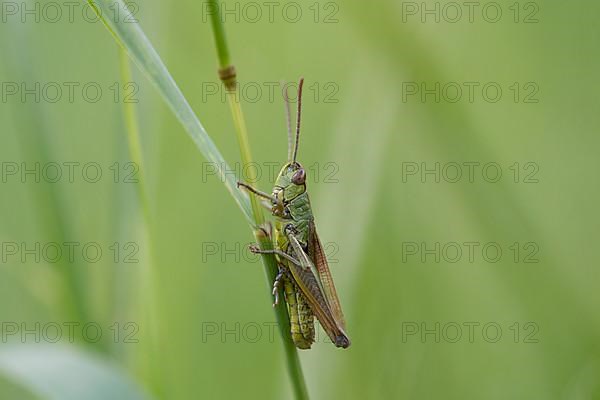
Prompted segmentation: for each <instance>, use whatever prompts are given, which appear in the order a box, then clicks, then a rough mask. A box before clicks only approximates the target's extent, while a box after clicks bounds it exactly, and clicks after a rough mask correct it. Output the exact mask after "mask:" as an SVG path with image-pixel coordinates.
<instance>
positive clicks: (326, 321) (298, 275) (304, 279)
mask: <svg viewBox="0 0 600 400" xmlns="http://www.w3.org/2000/svg"><path fill="white" fill-rule="evenodd" d="M288 238H289V241H290V245H291V246H292V250H293V252H294V255H295V256H296V257H297V259H298V261H299V262H300V265H299V266H298V265H296V264H294V263H289V268H290V271H291V273H292V276H293V277H294V280H295V281H296V284H297V285H298V287H299V288H300V291H301V292H302V294H303V295H304V297H305V298H306V300H307V301H308V303H309V304H310V306H311V309H312V311H313V313H314V315H315V316H316V317H317V319H318V320H319V322H320V323H321V326H323V329H325V331H326V332H327V335H329V337H330V338H331V340H332V341H333V343H334V344H335V345H336V346H337V347H343V348H346V347H348V346H350V339H349V338H348V335H346V332H345V331H344V327H343V326H342V323H341V322H340V321H338V320H337V318H336V317H335V316H334V314H333V313H332V311H331V308H330V306H329V301H328V300H327V297H326V295H325V294H324V293H323V289H322V284H321V282H320V280H319V278H318V277H317V275H318V274H319V273H318V271H316V272H317V275H315V273H314V272H313V271H315V270H316V268H315V265H314V263H313V262H312V261H311V259H310V257H309V256H308V255H307V254H306V252H305V251H304V250H303V249H302V245H301V244H300V242H299V241H298V239H296V237H295V236H294V235H293V234H289V235H288ZM338 306H339V303H338Z"/></svg>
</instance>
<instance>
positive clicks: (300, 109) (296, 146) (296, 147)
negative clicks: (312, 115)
mask: <svg viewBox="0 0 600 400" xmlns="http://www.w3.org/2000/svg"><path fill="white" fill-rule="evenodd" d="M303 85H304V78H300V82H299V83H298V112H297V116H296V144H295V145H294V156H293V157H292V162H293V163H296V155H297V154H298V140H299V139H300V117H301V114H302V86H303Z"/></svg>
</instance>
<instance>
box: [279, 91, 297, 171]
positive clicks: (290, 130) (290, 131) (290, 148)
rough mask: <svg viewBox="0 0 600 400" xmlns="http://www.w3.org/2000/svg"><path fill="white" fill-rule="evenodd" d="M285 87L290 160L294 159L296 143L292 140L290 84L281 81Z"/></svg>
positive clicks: (288, 156) (284, 98) (284, 97)
mask: <svg viewBox="0 0 600 400" xmlns="http://www.w3.org/2000/svg"><path fill="white" fill-rule="evenodd" d="M281 84H282V86H283V88H282V92H283V100H284V102H285V116H286V119H287V133H288V155H287V159H288V160H289V161H291V160H292V148H293V146H294V143H293V142H292V140H293V137H292V117H291V114H292V112H291V111H290V98H289V97H288V85H287V83H286V82H285V81H284V82H282V83H281Z"/></svg>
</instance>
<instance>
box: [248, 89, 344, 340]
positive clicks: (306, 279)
mask: <svg viewBox="0 0 600 400" xmlns="http://www.w3.org/2000/svg"><path fill="white" fill-rule="evenodd" d="M303 83H304V79H300V83H299V85H298V111H297V117H296V139H295V141H294V143H292V139H293V134H292V125H291V119H290V102H289V99H288V96H287V89H286V90H284V100H285V105H286V111H287V113H286V114H287V125H288V162H287V163H286V164H285V165H284V166H283V168H282V169H281V171H280V172H279V175H278V177H277V180H276V181H275V186H274V187H273V191H272V193H271V194H268V193H265V192H261V191H259V190H257V189H255V188H253V187H252V186H250V185H247V184H245V183H242V182H238V187H242V188H244V189H245V190H247V191H248V192H250V193H251V194H253V195H256V196H258V197H261V198H262V199H264V202H263V204H264V205H265V206H266V207H267V208H269V210H270V211H271V213H272V215H273V216H274V217H275V240H274V250H261V249H260V248H258V246H256V245H251V246H250V250H251V251H252V252H253V253H262V254H264V253H268V254H275V257H276V259H277V264H278V266H279V272H278V274H277V277H276V278H275V282H274V283H273V296H274V297H275V300H274V303H273V306H276V305H277V304H278V303H279V289H280V287H283V292H284V295H285V301H286V303H287V310H288V313H289V316H290V323H291V326H290V329H291V335H292V340H293V341H294V344H295V345H296V347H298V348H299V349H309V348H310V347H311V345H312V343H313V342H314V340H315V328H314V317H315V316H316V317H317V319H318V320H319V322H320V323H321V326H322V327H323V329H324V330H325V332H327V335H328V336H329V337H330V338H331V340H332V342H333V343H334V344H335V345H336V346H337V347H343V348H347V347H348V346H350V339H349V338H348V335H347V334H346V332H345V322H344V315H343V314H342V308H341V306H340V301H339V300H338V296H337V293H336V290H335V286H334V284H333V278H332V277H331V272H330V271H329V266H328V264H327V257H326V256H325V252H324V251H323V246H322V245H321V241H320V240H319V235H318V234H317V230H316V228H315V222H314V218H313V213H312V209H311V206H310V200H309V198H308V193H307V191H306V171H305V170H304V168H303V167H302V165H300V163H298V162H297V161H296V155H297V153H298V139H299V138H300V116H301V112H302V86H303Z"/></svg>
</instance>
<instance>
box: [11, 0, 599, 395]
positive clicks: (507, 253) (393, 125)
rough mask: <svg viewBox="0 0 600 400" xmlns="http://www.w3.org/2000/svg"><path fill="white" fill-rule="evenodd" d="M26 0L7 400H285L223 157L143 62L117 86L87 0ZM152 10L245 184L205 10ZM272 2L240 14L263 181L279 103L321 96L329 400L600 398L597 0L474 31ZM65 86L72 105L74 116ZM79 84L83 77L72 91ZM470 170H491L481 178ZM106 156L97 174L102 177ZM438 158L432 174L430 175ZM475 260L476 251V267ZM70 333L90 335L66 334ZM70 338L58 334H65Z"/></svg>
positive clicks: (318, 364) (370, 7)
mask: <svg viewBox="0 0 600 400" xmlns="http://www.w3.org/2000/svg"><path fill="white" fill-rule="evenodd" d="M9 3H10V2H3V3H2V12H3V14H2V23H1V24H0V32H1V33H0V42H1V50H2V57H1V60H0V81H1V82H2V85H3V86H2V96H3V97H2V104H1V106H0V129H1V130H2V135H1V138H0V161H2V172H3V175H2V183H1V189H0V191H1V193H2V194H1V196H0V202H1V203H0V204H1V207H0V221H1V222H0V227H1V228H0V242H2V246H3V247H2V260H1V261H2V262H1V264H0V274H1V277H0V286H1V289H0V320H1V321H2V342H1V343H0V393H1V394H2V398H11V399H30V398H63V399H67V398H80V399H81V398H86V399H90V398H94V399H95V398H98V399H103V398H123V399H125V398H138V397H136V396H138V395H136V394H133V392H135V391H136V390H137V391H142V392H145V393H146V396H147V397H148V398H165V399H190V398H241V397H244V398H249V399H281V398H290V397H291V396H292V395H291V388H290V384H289V379H288V376H287V372H286V369H285V363H284V356H283V351H282V346H281V343H280V338H279V336H278V334H277V332H276V330H274V329H273V328H272V326H273V323H274V320H275V317H274V314H273V311H272V309H271V306H270V304H271V301H272V299H271V296H270V290H269V287H268V286H267V283H266V281H265V276H264V271H263V267H262V265H261V264H260V262H258V261H257V259H256V258H255V257H251V256H250V255H249V254H248V253H247V252H246V251H245V250H244V249H245V246H246V244H248V243H249V242H251V241H252V235H251V232H250V230H249V228H248V226H247V223H246V221H245V220H244V218H243V216H242V214H241V213H240V211H239V209H238V208H237V206H236V204H235V202H234V201H233V200H232V198H231V197H230V196H229V194H228V193H227V191H226V190H224V186H223V184H222V182H220V180H219V178H218V177H216V176H215V175H212V174H210V172H211V171H212V166H211V165H210V164H207V163H206V161H205V160H204V159H203V158H202V156H201V155H200V154H199V152H198V150H197V148H196V147H195V146H194V145H193V143H192V141H191V140H190V139H189V137H188V136H187V135H186V134H185V131H184V130H183V128H182V127H181V126H180V125H179V123H178V122H177V121H176V119H175V118H174V117H173V115H172V113H171V112H170V110H169V109H168V108H167V107H166V106H165V104H164V102H163V101H162V99H161V98H160V96H159V94H158V93H157V92H156V91H155V90H154V88H153V87H152V86H151V85H150V83H149V82H148V81H147V80H146V79H145V77H144V76H143V75H141V74H140V73H139V72H138V70H137V69H135V68H134V79H133V80H134V85H133V86H129V87H125V86H124V85H126V83H125V82H122V81H121V80H120V73H119V52H118V47H117V45H116V44H115V41H114V40H113V38H112V37H111V35H110V34H109V33H108V32H107V30H106V29H105V28H104V27H103V26H102V25H101V24H100V23H91V22H88V21H86V20H85V19H84V18H83V17H82V14H81V11H82V9H83V6H81V7H75V8H74V17H73V19H72V20H70V18H69V16H68V15H67V10H68V8H67V7H66V6H65V3H62V2H56V3H55V4H58V5H59V7H60V8H61V9H62V13H63V14H62V17H60V18H58V20H57V21H56V22H52V20H53V18H54V16H55V14H54V11H52V10H50V9H45V8H44V6H45V5H46V4H47V3H46V2H33V1H31V0H30V1H29V2H28V3H27V6H29V7H30V8H31V9H33V10H36V8H34V7H38V11H37V13H38V14H39V16H40V19H39V21H38V22H36V21H35V15H33V16H32V15H28V14H24V16H23V14H21V13H22V11H23V10H22V9H21V8H22V7H24V4H25V3H20V2H13V3H10V4H9ZM36 3H37V6H36ZM135 4H136V6H137V7H136V8H137V9H136V13H135V15H136V18H137V19H138V20H139V21H140V25H141V27H142V28H143V30H144V32H145V33H146V35H147V36H148V37H149V39H150V40H151V42H152V44H153V45H154V46H155V48H156V50H157V51H158V53H159V54H160V56H161V57H162V59H163V61H164V62H165V64H166V65H167V67H168V68H169V71H170V72H171V74H172V76H173V77H174V79H175V80H176V82H177V83H178V85H179V87H180V88H181V89H182V91H183V93H184V94H185V96H186V98H187V99H188V100H189V102H190V104H191V105H192V107H193V108H194V110H195V111H196V113H197V115H198V117H199V119H200V121H201V122H202V123H203V125H204V126H205V128H206V129H207V131H208V133H209V135H210V136H211V137H212V138H213V140H214V141H215V143H216V144H217V146H218V148H219V149H220V150H221V152H222V153H223V155H224V156H225V158H226V159H227V160H228V162H229V163H230V164H232V165H238V166H239V150H238V147H237V142H236V138H235V132H234V129H233V123H232V120H231V117H230V113H229V108H228V105H227V104H226V102H225V101H224V100H223V98H222V96H221V94H222V91H221V92H219V93H220V94H219V95H215V94H211V93H212V92H210V90H213V89H215V88H217V87H218V86H217V82H218V80H217V77H216V65H217V63H216V56H215V49H214V44H213V38H212V32H211V29H210V25H209V19H208V15H207V12H206V5H205V3H203V2H194V1H190V0H183V1H178V2H161V1H156V0H143V1H136V2H135ZM276 4H277V5H276V6H275V8H274V11H273V14H271V15H269V6H268V5H266V4H265V3H263V2H233V1H227V2H225V4H224V5H223V6H224V7H227V8H228V9H229V10H231V11H230V13H229V14H226V16H225V18H226V20H225V26H226V31H227V36H228V40H229V43H230V47H231V52H232V56H233V62H234V63H235V65H236V67H237V70H238V76H239V79H240V81H241V84H242V87H243V88H244V87H245V88H246V89H247V91H246V95H244V96H242V97H243V98H242V102H243V107H244V111H245V114H246V120H247V125H248V129H249V134H250V140H251V146H252V150H253V155H254V158H255V160H256V161H257V162H258V163H259V166H260V168H261V172H262V176H261V179H260V182H259V183H258V186H259V187H261V188H263V189H264V190H268V189H269V188H270V187H271V185H272V183H273V182H272V180H271V179H269V176H268V174H267V171H268V169H267V166H268V165H270V164H268V163H277V165H281V163H283V162H284V161H285V156H286V133H285V114H284V108H283V103H282V100H281V97H280V96H279V92H278V90H279V89H275V93H276V95H275V96H274V97H271V96H270V95H269V91H270V89H269V88H270V87H272V85H274V84H275V83H277V82H279V81H280V80H282V79H285V80H287V81H296V80H297V79H298V77H300V76H304V77H305V79H306V85H307V86H306V88H307V89H309V90H308V91H307V92H306V96H305V101H304V103H305V105H304V109H303V121H302V123H303V128H302V137H301V143H300V150H299V160H300V161H301V162H302V163H303V164H304V165H305V166H306V167H307V168H308V167H311V168H309V170H308V173H309V191H310V195H311V200H312V206H313V209H314V212H315V217H316V222H317V226H318V229H319V233H320V236H321V240H322V241H323V242H324V243H328V250H329V255H330V257H331V258H333V259H334V261H333V262H331V269H332V273H333V275H334V278H335V280H336V285H337V289H338V293H339V295H340V299H341V302H342V304H343V307H344V311H345V314H346V319H347V323H348V332H349V334H350V336H351V338H352V346H351V347H350V348H349V349H348V350H338V349H335V348H334V346H333V345H331V344H330V343H328V341H327V340H326V338H325V335H324V334H323V332H322V331H321V332H320V336H319V340H318V343H317V344H315V345H314V346H313V349H312V350H310V351H303V352H302V353H301V354H300V357H301V361H302V366H303V369H304V374H305V377H306V381H307V385H308V388H309V392H310V394H311V397H312V398H315V399H351V398H356V399H363V398H411V399H430V398H442V397H443V398H445V399H464V398H481V399H506V398H514V399H518V398H527V399H550V398H552V399H592V398H600V383H599V382H600V381H599V380H598V376H600V347H599V345H598V341H597V339H598V333H599V330H600V319H599V318H598V306H599V302H600V292H599V290H598V278H599V273H598V268H597V266H598V256H597V254H596V252H595V250H594V249H595V248H596V247H597V243H596V240H597V239H598V228H599V222H600V221H599V219H598V210H597V207H598V200H599V189H598V178H597V170H598V156H597V152H598V144H599V139H598V133H599V128H600V123H599V122H600V119H599V117H598V111H597V110H596V108H597V106H598V84H599V79H598V77H597V74H598V71H599V70H600V56H599V55H598V51H597V50H598V44H599V31H598V24H597V15H599V13H600V5H598V3H597V2H592V1H572V2H551V1H536V2H517V3H515V2H514V1H512V0H511V1H498V2H476V5H475V6H474V7H475V8H474V9H473V11H472V12H473V14H472V15H469V8H468V7H467V6H466V5H464V3H462V2H459V3H453V2H446V1H442V2H433V1H428V2H425V3H422V2H402V1H380V2H373V3H365V2H358V1H341V2H314V3H313V2H309V3H304V2H302V3H294V2H288V3H276ZM286 4H287V6H285V5H286ZM290 4H291V5H290ZM436 4H437V5H436ZM490 4H491V5H490ZM15 5H16V7H17V14H14V12H13V11H14V7H13V6H15ZM82 5H83V3H82ZM284 6H285V8H284ZM457 6H458V8H457ZM290 7H291V8H290ZM436 7H437V8H436ZM257 9H258V10H260V12H261V15H260V16H257V14H256V10H257ZM284 9H285V10H286V12H283V10H284ZM457 9H458V10H460V11H461V15H460V16H459V15H457V14H456V10H457ZM44 10H45V11H44ZM297 10H300V12H301V13H302V15H301V17H300V18H299V21H297V22H292V21H293V20H295V19H296V17H295V12H296V11H297ZM426 10H433V11H432V14H431V13H428V12H427V11H426ZM436 10H438V11H436ZM484 10H485V11H484ZM497 10H500V11H501V12H502V14H501V16H499V17H496V15H497V14H496V11H497ZM35 12H36V11H34V13H35ZM44 12H46V14H44ZM89 15H90V16H91V15H92V14H91V13H90V14H89ZM113 17H114V16H113ZM438 18H439V22H437V21H436V19H438ZM496 18H498V19H499V20H498V21H497V22H494V20H495V19H496ZM23 19H24V20H23ZM51 82H54V83H57V84H58V85H59V86H61V87H62V88H63V90H64V91H63V93H62V96H61V97H60V99H59V100H58V101H56V102H51V101H49V100H51V98H53V95H52V93H54V92H52V93H51V92H50V90H51V89H52V87H54V86H52V85H51V86H47V85H48V83H51ZM68 82H75V83H77V84H78V85H79V86H77V87H76V89H75V90H74V98H73V101H69V99H68V96H67V94H68V91H67V90H66V89H65V88H66V86H65V85H66V83H68ZM13 83H16V84H17V87H18V92H17V93H16V94H11V93H12V92H11V90H12V89H14V85H13ZM36 83H39V85H40V89H39V90H37V89H36V86H35V85H36ZM88 83H93V84H94V85H93V86H94V87H100V88H101V89H102V95H101V96H100V98H99V100H98V101H97V102H92V101H90V99H89V98H86V97H85V95H84V94H82V88H83V86H84V85H86V84H88ZM115 83H116V85H117V86H114V85H115ZM436 83H438V84H439V90H437V95H439V99H436V89H435V88H436ZM22 84H25V85H26V87H27V88H33V91H34V92H37V93H38V95H39V97H40V99H39V101H36V98H35V94H29V95H27V94H23V87H22V86H21V85H22ZM422 85H425V86H422ZM43 87H47V90H48V92H47V93H44V91H43V90H42V88H43ZM117 87H118V88H119V91H118V93H117V89H116V88H117ZM457 87H459V88H461V90H462V94H461V95H460V96H458V97H456V96H457V95H456V92H455V90H456V88H457ZM468 87H473V88H474V89H473V94H472V95H473V97H472V98H471V99H470V98H469V92H468ZM484 87H485V88H486V89H485V91H484V89H483V88H484ZM498 87H499V88H500V89H501V90H502V94H501V96H500V97H499V98H498V99H497V101H495V100H496V99H495V98H494V97H495V96H496V95H495V94H494V91H495V90H496V89H497V88H498ZM256 88H258V89H260V92H258V93H257V92H255V90H256ZM422 89H427V90H430V89H433V92H432V93H430V94H423V90H422ZM90 90H92V89H90ZM219 90H221V89H219ZM415 90H416V93H414V92H415ZM488 90H489V91H488ZM133 92H135V93H133ZM90 93H92V91H90ZM88 95H89V96H93V94H89V93H88ZM115 95H116V96H117V98H116V99H115V98H114V96H115ZM126 95H131V96H133V97H132V98H134V99H136V100H137V103H136V105H135V106H136V110H137V112H138V118H139V124H140V131H141V137H142V146H143V155H144V162H145V165H144V173H145V176H146V177H147V183H148V188H147V189H148V192H149V193H150V207H149V208H150V214H151V216H152V221H153V223H152V225H151V226H150V227H149V228H148V226H147V225H146V224H145V222H144V219H143V216H142V213H141V207H140V205H139V199H138V197H137V192H136V183H128V182H126V178H127V174H128V173H130V172H131V171H132V170H131V168H130V167H131V165H130V164H127V163H128V162H129V161H130V160H129V153H128V150H127V139H126V133H125V127H124V118H123V103H124V101H125V96H126ZM115 100H116V101H115ZM438 100H439V101H438ZM469 162H473V163H479V164H473V165H478V166H476V167H474V168H475V169H474V175H473V178H472V179H471V181H470V180H469V176H468V167H467V165H469V164H464V163H469ZM36 163H39V165H40V171H41V170H42V169H43V168H44V167H48V168H51V167H49V165H50V164H51V163H58V164H60V165H61V166H62V172H63V174H66V172H67V168H66V167H65V164H64V163H79V166H80V167H77V168H76V169H75V175H74V179H73V182H69V180H68V179H67V177H66V176H62V178H61V179H59V180H58V182H57V183H51V182H49V181H48V179H45V178H44V176H45V175H44V173H43V172H40V173H41V179H40V182H39V183H38V182H35V176H32V175H25V176H24V177H23V175H22V173H23V169H24V166H25V167H27V168H34V166H35V165H36ZM87 163H96V164H94V165H95V166H96V168H97V169H98V168H99V169H100V171H101V173H102V176H101V177H100V178H99V180H98V182H96V183H91V182H88V181H87V180H86V179H84V178H83V176H82V169H81V168H82V167H81V166H83V165H85V164H87ZM115 163H117V164H115ZM488 163H492V164H490V165H491V166H492V167H493V168H492V169H486V170H485V171H484V170H483V165H485V164H488ZM515 163H517V164H515ZM52 165H54V164H52ZM456 165H459V166H460V167H461V171H462V177H461V178H460V179H458V182H454V181H453V180H454V179H453V178H454V176H455V171H456V168H455V167H456ZM15 166H16V168H17V172H16V173H15V174H14V175H11V173H10V172H11V171H12V169H11V168H13V167H15ZM436 166H437V167H436ZM415 168H416V170H415ZM426 168H427V169H430V170H434V171H435V168H438V173H439V179H437V180H438V182H436V175H435V173H436V172H433V173H431V174H425V175H422V172H423V170H424V169H426ZM453 168H454V169H453ZM494 168H495V169H494ZM497 169H499V170H500V171H501V173H502V175H501V177H499V178H498V180H497V181H496V182H490V181H493V180H495V179H494V178H495V175H496V173H495V171H496V170H497ZM117 171H118V175H116V176H115V174H116V172H117ZM46 172H47V173H48V174H50V172H51V171H50V170H49V169H46ZM88 172H89V174H90V175H91V176H92V177H94V175H95V173H93V172H94V171H88ZM317 172H318V174H317ZM413 172H414V174H413ZM517 172H518V173H517ZM51 175H52V176H54V175H53V173H52V174H51ZM90 175H85V176H86V177H87V178H89V177H90ZM135 177H139V172H138V173H137V174H135ZM115 180H116V182H115ZM149 238H150V239H149ZM65 242H76V243H78V244H79V247H77V249H78V250H76V251H75V253H74V259H73V262H71V261H70V260H67V256H66V255H65V254H63V256H62V257H61V260H60V261H59V262H52V260H50V262H48V258H52V256H48V254H44V253H43V250H41V249H42V248H46V249H48V251H51V250H52V247H48V244H49V243H59V244H61V245H60V247H61V248H62V249H63V250H64V249H65V247H64V245H62V244H63V243H65ZM465 242H469V243H470V242H475V243H476V244H474V245H473V246H474V249H475V250H474V253H473V257H472V260H471V259H469V254H468V247H467V245H465ZM36 243H37V244H39V246H40V250H36V247H35V246H36ZM86 243H93V244H94V248H98V247H99V248H100V249H101V250H102V255H101V256H98V257H96V258H97V261H96V259H93V258H94V257H93V256H90V257H91V258H92V259H93V260H92V261H96V262H91V261H90V257H88V259H87V260H86V259H85V258H84V257H83V255H82V253H81V249H82V247H83V246H84V245H85V244H86ZM115 243H116V247H114V246H115ZM489 243H491V245H487V246H486V244H489ZM515 243H516V245H515ZM13 245H14V246H13ZM15 246H16V248H17V250H16V254H13V253H14V251H13V250H14V249H15ZM436 246H439V250H436ZM484 247H485V248H486V249H488V250H489V253H482V249H483V248H484ZM32 248H33V250H32V252H28V251H27V249H32ZM457 248H460V249H461V251H462V254H461V255H456V253H455V251H456V249H457ZM490 248H491V250H490ZM497 248H500V249H501V251H502V255H501V256H500V257H499V260H495V253H494V251H495V250H496V249H497ZM116 249H119V250H118V252H117V250H116ZM517 249H518V250H517ZM92 250H94V249H92ZM415 250H416V251H415ZM428 250H433V252H432V253H430V252H428ZM36 255H38V256H40V255H41V256H40V260H39V262H37V261H36V260H35V257H36ZM128 256H131V257H130V258H128ZM436 257H439V261H438V260H436ZM126 261H132V262H126ZM335 261H337V262H335ZM454 261H455V262H454ZM493 261H497V262H493ZM526 261H537V262H526ZM65 322H73V323H79V325H74V326H75V328H74V335H73V336H74V340H72V341H73V342H74V343H70V342H71V341H70V340H69V339H70V338H69V337H68V335H67V332H68V330H67V328H65V325H64V323H65ZM90 323H91V324H93V325H89V324H90ZM84 324H88V325H84ZM56 325H59V326H61V327H62V328H61V329H62V336H61V338H60V339H61V340H59V342H58V343H51V342H52V341H53V340H50V339H52V338H53V337H54V336H55V335H54V333H53V332H54V331H53V329H56ZM84 326H87V327H88V328H89V326H92V328H90V330H89V331H87V332H84V329H83V327H84ZM469 326H471V327H472V331H470V330H469ZM97 328H100V329H101V334H100V335H99V337H98V339H97V340H93V339H90V337H93V338H95V337H96V336H98V335H95V334H94V329H97ZM498 328H499V329H498ZM86 329H87V328H86ZM28 331H29V332H30V333H27V332H28ZM31 332H33V333H31ZM272 332H274V334H273V333H272ZM458 333H460V336H457V334H458ZM470 333H472V334H470ZM271 335H272V336H271ZM37 342H40V343H37ZM86 365H87V366H88V367H89V368H88V367H85V366H86ZM90 365H91V366H90ZM90 382H92V383H90ZM93 382H96V383H97V382H100V383H101V384H100V385H99V386H98V387H94V386H93ZM121 386H123V387H121ZM125 386H127V387H125ZM65 387H66V389H65ZM134 387H137V388H138V389H135V388H134ZM61 390H63V391H64V392H63V394H62V395H58V396H57V395H56V393H61ZM130 391H131V393H130ZM53 396H54V397H53ZM94 396H95V397H94Z"/></svg>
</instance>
